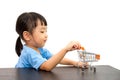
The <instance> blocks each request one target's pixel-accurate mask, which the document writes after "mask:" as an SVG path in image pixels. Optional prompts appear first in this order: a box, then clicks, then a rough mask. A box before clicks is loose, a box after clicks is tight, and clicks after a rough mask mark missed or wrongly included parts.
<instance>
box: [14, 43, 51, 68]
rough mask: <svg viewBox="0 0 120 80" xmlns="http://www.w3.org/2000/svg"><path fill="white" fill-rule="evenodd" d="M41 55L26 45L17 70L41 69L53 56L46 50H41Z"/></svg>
mask: <svg viewBox="0 0 120 80" xmlns="http://www.w3.org/2000/svg"><path fill="white" fill-rule="evenodd" d="M39 51H40V54H39V53H38V52H36V51H35V50H34V49H32V48H30V47H28V46H26V45H24V46H23V50H22V51H21V55H20V57H19V60H18V63H17V64H16V66H15V67H16V68H35V69H36V70H38V69H39V67H40V66H41V64H42V63H44V62H45V61H46V60H48V59H49V58H50V57H52V54H51V53H50V52H49V51H48V50H47V49H45V48H39Z"/></svg>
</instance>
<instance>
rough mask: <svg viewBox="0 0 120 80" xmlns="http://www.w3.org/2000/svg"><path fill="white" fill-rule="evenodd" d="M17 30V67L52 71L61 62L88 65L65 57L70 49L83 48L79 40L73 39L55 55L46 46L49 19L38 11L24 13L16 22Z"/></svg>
mask: <svg viewBox="0 0 120 80" xmlns="http://www.w3.org/2000/svg"><path fill="white" fill-rule="evenodd" d="M16 32H17V33H18V35H19V37H18V38H17V41H16V47H15V49H16V53H17V55H18V56H19V60H18V63H17V64H16V66H15V67H16V68H35V69H36V70H46V71H51V70H52V69H53V68H54V67H56V65H57V64H59V63H60V64H64V65H73V66H82V65H83V64H84V65H87V64H85V63H82V62H76V61H73V60H70V59H67V58H64V56H65V54H66V53H67V52H68V51H72V50H80V49H81V45H80V43H79V42H77V41H71V42H70V43H69V44H68V45H66V46H65V47H64V48H62V49H61V50H60V51H59V52H58V53H56V54H55V55H52V54H51V53H50V52H49V50H47V49H45V48H44V45H45V43H46V41H47V38H48V35H47V21H46V19H45V18H44V17H43V16H42V15H40V14H38V13H36V12H25V13H22V14H21V15H20V16H19V17H18V19H17V22H16ZM21 39H22V40H23V41H24V43H25V44H24V45H22V42H21Z"/></svg>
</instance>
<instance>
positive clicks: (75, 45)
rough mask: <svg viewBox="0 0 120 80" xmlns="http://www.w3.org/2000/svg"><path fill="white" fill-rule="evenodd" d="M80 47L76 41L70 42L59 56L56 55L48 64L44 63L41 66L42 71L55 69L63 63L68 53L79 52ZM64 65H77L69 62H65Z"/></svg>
mask: <svg viewBox="0 0 120 80" xmlns="http://www.w3.org/2000/svg"><path fill="white" fill-rule="evenodd" d="M80 47H81V45H80V44H79V42H75V41H72V42H70V43H69V44H68V45H67V46H66V47H65V48H63V49H62V50H61V51H59V52H58V53H57V54H55V55H54V56H52V57H51V58H50V59H48V60H47V61H46V62H44V63H43V64H42V65H41V66H40V69H41V70H46V71H50V70H52V69H53V68H54V67H56V65H57V64H59V63H60V62H61V60H62V59H63V57H64V56H65V54H66V53H67V52H68V51H72V50H77V49H80ZM62 63H67V64H75V62H73V61H69V60H63V61H62Z"/></svg>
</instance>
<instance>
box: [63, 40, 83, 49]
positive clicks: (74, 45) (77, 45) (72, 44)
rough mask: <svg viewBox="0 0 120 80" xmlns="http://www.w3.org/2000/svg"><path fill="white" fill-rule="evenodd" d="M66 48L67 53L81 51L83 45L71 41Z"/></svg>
mask: <svg viewBox="0 0 120 80" xmlns="http://www.w3.org/2000/svg"><path fill="white" fill-rule="evenodd" d="M65 48H66V50H67V51H72V50H79V49H80V48H81V45H80V43H79V42H78V41H71V42H70V43H69V44H68V45H67V46H66V47H65Z"/></svg>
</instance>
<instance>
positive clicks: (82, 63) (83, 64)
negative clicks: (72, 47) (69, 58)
mask: <svg viewBox="0 0 120 80" xmlns="http://www.w3.org/2000/svg"><path fill="white" fill-rule="evenodd" d="M88 66H89V64H88V62H85V63H84V62H77V64H76V67H81V68H82V67H85V68H88Z"/></svg>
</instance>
